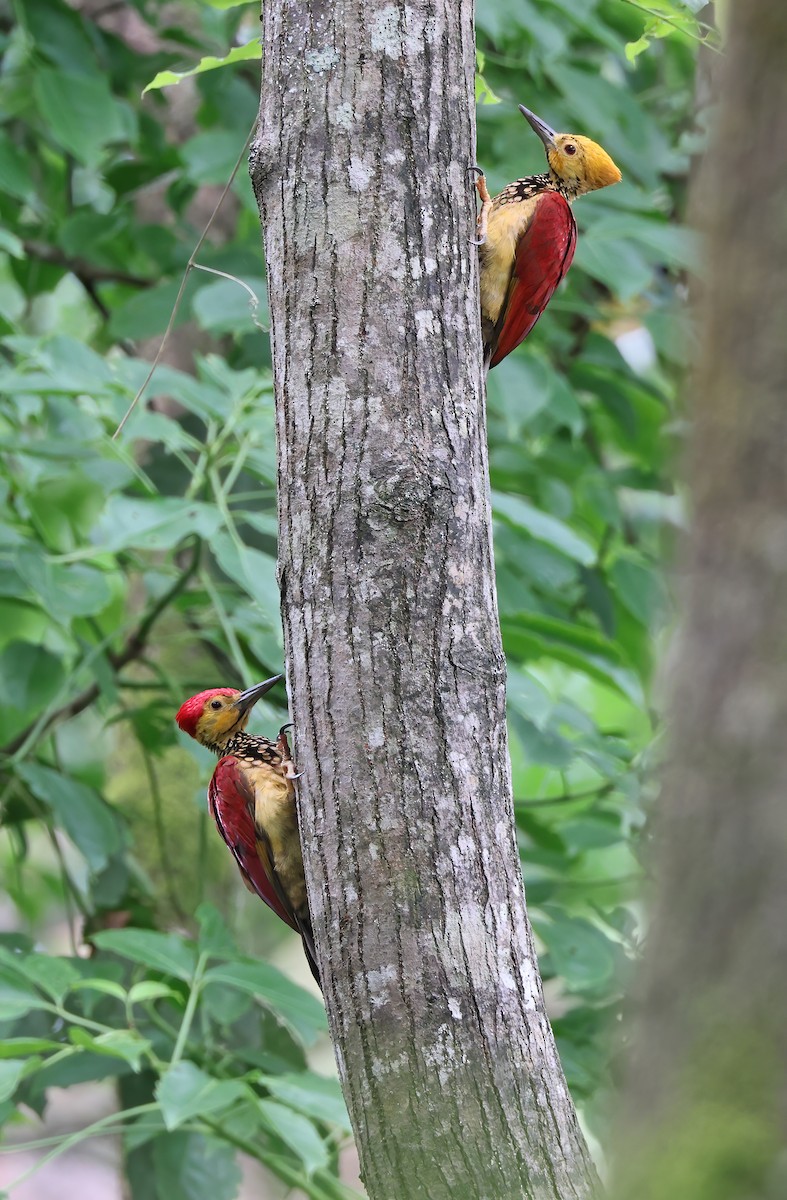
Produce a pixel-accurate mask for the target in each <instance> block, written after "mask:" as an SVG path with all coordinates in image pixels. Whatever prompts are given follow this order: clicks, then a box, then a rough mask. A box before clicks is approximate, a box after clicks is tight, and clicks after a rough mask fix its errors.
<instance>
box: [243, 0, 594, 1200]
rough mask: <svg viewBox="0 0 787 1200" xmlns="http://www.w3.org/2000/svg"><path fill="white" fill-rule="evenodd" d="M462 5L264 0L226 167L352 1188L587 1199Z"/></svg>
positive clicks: (405, 1195) (385, 1193)
mask: <svg viewBox="0 0 787 1200" xmlns="http://www.w3.org/2000/svg"><path fill="white" fill-rule="evenodd" d="M473 69H474V39H473V6H472V3H470V2H469V0H411V2H410V3H407V4H405V3H404V2H403V0H395V2H394V0H385V2H383V0H343V2H342V0H340V2H338V3H335V4H328V3H324V2H322V0H270V2H269V3H268V2H266V4H265V5H264V26H263V84H262V104H261V121H260V133H259V136H258V139H257V141H256V143H255V146H254V148H253V152H252V177H253V180H254V184H255V190H256V193H257V196H258V199H259V202H260V206H261V211H262V217H263V225H264V233H265V244H266V252H267V263H268V284H269V291H270V307H271V318H272V334H273V360H274V375H275V385H276V405H277V428H278V443H279V504H280V579H281V588H282V606H283V619H284V632H285V641H286V651H287V663H288V670H289V681H290V688H291V698H292V712H293V718H294V721H295V726H296V731H297V754H298V759H299V765H300V767H301V769H302V770H303V771H304V776H303V779H302V782H301V785H300V793H301V822H302V834H303V843H304V857H305V861H306V870H307V876H308V879H309V895H310V903H311V909H312V915H313V921H314V928H315V933H316V940H317V947H318V951H319V958H320V963H321V969H322V974H323V979H324V991H325V1001H326V1005H327V1009H328V1017H329V1021H330V1027H331V1032H332V1036H333V1040H334V1045H335V1049H336V1057H337V1061H338V1064H339V1071H340V1075H341V1079H342V1083H343V1086H344V1090H345V1096H346V1099H347V1105H348V1108H349V1111H350V1116H351V1119H352V1123H353V1128H354V1130H355V1134H356V1139H357V1142H358V1147H359V1151H360V1155H361V1165H362V1172H363V1177H364V1181H365V1183H366V1186H367V1189H368V1192H369V1195H370V1197H372V1198H373V1200H396V1198H402V1200H418V1198H420V1197H424V1198H426V1197H429V1200H443V1198H448V1197H451V1198H452V1200H456V1198H457V1197H462V1200H473V1198H474V1197H478V1198H480V1197H484V1198H485V1200H498V1198H499V1200H503V1198H504V1200H512V1197H521V1196H527V1197H533V1198H535V1197H538V1198H539V1200H541V1197H550V1198H555V1200H557V1198H558V1197H559V1198H560V1200H568V1198H570V1197H580V1196H582V1197H585V1196H588V1195H589V1194H590V1192H591V1190H592V1185H593V1182H594V1178H595V1177H594V1173H593V1168H592V1166H591V1164H590V1162H589V1159H588V1154H587V1150H586V1147H585V1144H584V1141H583V1138H582V1135H581V1133H580V1131H579V1128H578V1125H577V1121H576V1116H575V1112H574V1108H573V1106H572V1103H571V1099H570V1097H569V1094H568V1091H567V1088H566V1083H565V1079H564V1077H563V1072H562V1070H561V1066H560V1062H559V1060H558V1056H557V1052H556V1049H555V1043H554V1040H553V1036H552V1032H551V1029H550V1026H549V1023H548V1020H547V1018H546V1015H545V1012H544V1001H543V996H542V990H541V983H540V979H539V975H538V969H537V964H536V957H535V954H534V951H533V944H532V937H531V933H530V929H529V927H528V924H527V918H526V914H525V906H524V897H523V891H522V882H521V876H520V868H519V860H518V856H517V851H516V845H515V839H514V825H513V813H512V804H511V788H510V777H509V765H508V755H507V745H506V731H505V708H504V700H505V693H504V688H505V664H504V660H503V655H502V650H501V643H500V632H499V628H498V621H497V612H496V603H495V592H494V579H493V567H492V552H491V537H490V510H489V487H488V473H487V460H486V433H485V423H484V408H483V390H482V372H481V342H480V332H479V316H478V292H477V281H476V256H475V250H474V249H473V247H472V246H471V245H470V241H469V239H470V238H471V236H472V231H473V212H474V204H473V197H472V191H471V186H470V181H469V177H468V174H467V168H468V165H469V164H470V163H472V162H473V161H474V159H473V147H474V136H473V120H472V108H471V105H472V96H473Z"/></svg>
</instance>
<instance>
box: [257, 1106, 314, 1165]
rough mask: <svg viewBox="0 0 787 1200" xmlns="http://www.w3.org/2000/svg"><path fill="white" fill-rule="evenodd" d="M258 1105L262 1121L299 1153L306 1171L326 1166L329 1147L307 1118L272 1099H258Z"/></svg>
mask: <svg viewBox="0 0 787 1200" xmlns="http://www.w3.org/2000/svg"><path fill="white" fill-rule="evenodd" d="M257 1106H258V1108H259V1111H260V1114H261V1116H262V1120H263V1124H264V1125H265V1126H267V1128H268V1129H270V1130H271V1132H272V1133H275V1134H276V1136H277V1137H278V1138H280V1139H281V1140H282V1141H283V1142H284V1144H285V1145H286V1146H289V1147H290V1149H291V1150H293V1151H294V1152H295V1153H296V1154H297V1155H298V1158H299V1159H300V1160H301V1162H302V1163H303V1165H304V1166H305V1168H306V1171H307V1172H308V1174H309V1175H312V1174H313V1173H314V1172H315V1171H318V1170H320V1169H321V1168H324V1167H327V1166H328V1164H329V1161H330V1158H329V1155H328V1149H327V1147H326V1145H325V1142H324V1141H323V1140H322V1138H321V1137H320V1135H319V1133H318V1132H317V1130H316V1129H315V1128H314V1126H313V1125H312V1123H311V1121H310V1120H308V1118H306V1117H302V1116H301V1115H300V1114H299V1113H296V1112H293V1110H292V1109H291V1108H285V1107H284V1105H283V1104H277V1103H276V1101H275V1100H258V1101H257Z"/></svg>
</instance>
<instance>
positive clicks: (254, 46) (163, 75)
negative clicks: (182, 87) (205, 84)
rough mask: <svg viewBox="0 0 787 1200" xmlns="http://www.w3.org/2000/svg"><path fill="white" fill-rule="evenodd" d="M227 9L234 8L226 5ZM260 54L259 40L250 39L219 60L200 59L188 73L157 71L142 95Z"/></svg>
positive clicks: (208, 57) (208, 56) (246, 60)
mask: <svg viewBox="0 0 787 1200" xmlns="http://www.w3.org/2000/svg"><path fill="white" fill-rule="evenodd" d="M227 7H233V8H234V7H236V6H235V5H234V4H233V5H232V6H230V5H227ZM261 53H262V50H261V46H260V39H259V38H258V37H257V38H252V40H251V41H250V42H246V43H245V44H244V45H243V46H233V48H232V50H230V51H229V52H228V53H227V54H225V55H223V56H222V57H221V58H216V57H215V56H214V55H212V54H207V55H206V56H205V57H204V58H201V59H200V60H199V62H198V63H197V65H196V67H192V68H191V69H190V70H188V71H159V73H158V74H157V75H154V77H153V79H151V81H150V83H149V84H148V85H147V86H146V87H145V88H144V90H143V92H142V95H143V96H144V95H145V92H149V91H151V90H152V89H153V88H164V87H171V86H172V85H173V84H176V83H180V81H181V79H188V78H189V77H190V76H191V75H201V74H203V72H204V71H215V70H216V69H217V68H218V67H229V66H232V64H233V63H237V62H248V61H249V60H250V59H258V58H259V57H260V55H261Z"/></svg>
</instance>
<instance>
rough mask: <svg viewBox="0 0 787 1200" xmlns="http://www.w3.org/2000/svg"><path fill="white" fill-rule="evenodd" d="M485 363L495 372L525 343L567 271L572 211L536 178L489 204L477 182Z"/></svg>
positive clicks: (543, 178) (572, 236)
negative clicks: (479, 206)
mask: <svg viewBox="0 0 787 1200" xmlns="http://www.w3.org/2000/svg"><path fill="white" fill-rule="evenodd" d="M476 187H477V189H478V193H479V196H480V197H481V201H482V208H481V212H480V214H479V218H478V247H479V249H478V254H479V262H480V289H481V330H482V335H483V341H484V361H485V363H486V364H487V367H494V366H497V364H498V363H499V362H501V361H502V360H503V359H504V358H505V357H506V355H507V354H510V353H511V351H512V350H514V349H516V347H517V346H518V345H519V344H520V342H522V341H524V339H525V338H526V337H527V335H528V334H529V333H530V331H531V330H532V328H533V326H534V325H535V324H536V321H537V320H538V318H539V317H540V316H541V313H542V312H543V311H544V309H545V308H546V306H547V304H548V303H549V301H550V300H551V298H552V296H553V294H554V292H555V289H556V288H557V286H558V284H559V283H560V281H561V279H562V278H563V277H564V275H565V274H566V271H567V270H568V268H569V267H570V265H571V260H572V259H573V257H574V250H575V248H576V240H577V229H576V223H575V221H574V216H573V214H572V212H571V206H570V205H569V202H568V200H567V199H566V198H565V196H563V195H562V194H561V193H560V192H559V191H557V190H555V189H554V188H552V187H550V186H549V182H548V176H543V175H536V176H530V177H529V178H526V179H518V180H516V181H515V182H514V183H512V184H509V185H508V187H507V188H505V190H504V191H502V192H501V193H500V195H498V196H496V197H495V198H494V199H491V198H490V196H489V193H488V192H487V190H486V182H485V180H484V177H483V175H482V176H481V177H480V178H479V179H478V180H477V181H476Z"/></svg>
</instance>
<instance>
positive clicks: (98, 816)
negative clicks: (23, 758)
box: [16, 762, 121, 872]
mask: <svg viewBox="0 0 787 1200" xmlns="http://www.w3.org/2000/svg"><path fill="white" fill-rule="evenodd" d="M16 772H17V774H18V775H19V777H20V779H23V780H24V782H25V783H26V784H27V786H28V787H29V788H30V791H31V792H32V793H33V795H34V796H37V797H38V799H39V800H41V801H42V802H43V803H44V804H46V805H47V806H48V807H49V808H50V809H51V810H52V812H53V813H54V815H55V817H56V819H57V821H58V824H60V825H62V827H63V829H65V831H66V833H67V834H68V836H69V837H70V838H71V840H72V842H73V843H74V845H75V846H77V847H78V848H79V849H80V850H81V851H82V853H83V854H84V856H85V858H86V859H87V862H88V865H89V866H90V869H91V871H94V872H98V871H101V870H102V869H103V868H104V867H105V866H106V865H107V863H108V862H109V860H110V858H112V856H113V855H114V854H117V852H118V851H119V850H120V846H121V838H120V829H119V826H118V822H117V818H116V817H115V814H114V813H113V811H112V809H111V808H109V806H108V805H106V804H104V802H103V800H102V799H101V797H100V796H98V795H97V793H96V792H94V791H93V789H92V788H89V787H87V785H86V784H84V783H80V782H79V781H78V780H76V779H72V778H71V777H70V776H69V775H62V774H61V773H60V772H59V771H54V770H52V768H51V767H45V766H43V765H42V764H41V763H32V762H25V763H20V764H19V766H18V767H17V768H16Z"/></svg>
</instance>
